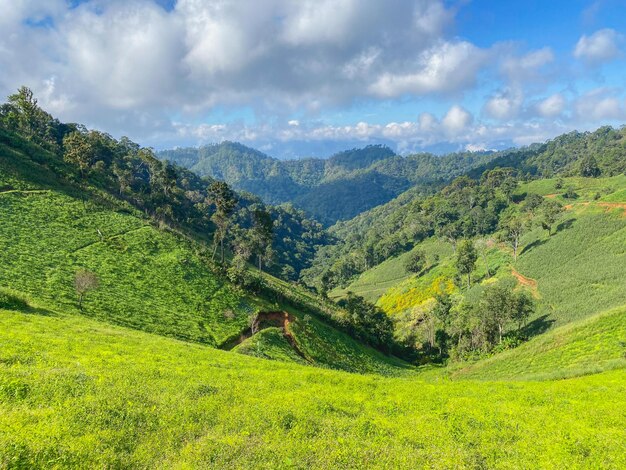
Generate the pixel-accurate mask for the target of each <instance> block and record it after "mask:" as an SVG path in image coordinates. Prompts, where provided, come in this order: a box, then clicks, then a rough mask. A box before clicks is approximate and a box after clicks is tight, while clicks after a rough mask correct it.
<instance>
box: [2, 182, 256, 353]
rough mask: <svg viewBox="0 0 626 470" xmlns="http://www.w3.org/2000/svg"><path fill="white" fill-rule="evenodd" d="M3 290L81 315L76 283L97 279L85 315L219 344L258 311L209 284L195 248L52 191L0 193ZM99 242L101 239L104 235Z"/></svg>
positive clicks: (215, 281) (222, 286) (214, 281)
mask: <svg viewBox="0 0 626 470" xmlns="http://www.w3.org/2000/svg"><path fill="white" fill-rule="evenodd" d="M0 220H2V223H1V224H0V259H1V260H2V261H1V263H2V269H1V270H0V286H4V287H8V288H11V289H14V290H17V291H21V292H25V293H27V294H28V295H29V296H31V297H34V298H37V299H41V300H44V301H46V302H50V303H52V304H53V305H54V306H55V307H57V308H62V309H63V310H65V311H70V312H74V313H78V305H77V300H76V294H75V292H74V287H73V276H74V273H75V272H76V270H77V269H78V268H79V267H82V268H86V269H89V270H91V271H93V272H94V273H95V274H96V275H97V276H98V278H99V280H100V286H99V288H98V289H96V290H94V291H93V292H90V293H88V294H87V296H86V299H85V302H84V311H83V313H84V314H85V315H89V316H93V317H96V318H100V319H105V320H107V321H111V322H113V323H118V324H123V325H126V326H131V327H134V328H139V329H143V330H146V331H150V332H155V333H159V334H165V335H171V336H175V337H178V338H182V339H187V340H193V341H202V342H206V343H207V344H211V345H218V344H220V343H222V342H224V341H225V340H226V339H228V337H230V336H232V335H235V334H236V333H237V332H239V331H240V330H241V329H242V328H244V327H245V326H246V325H247V322H248V317H249V315H250V314H251V313H252V312H253V311H254V310H255V309H256V308H259V306H257V305H255V303H254V301H253V299H251V298H247V297H245V296H242V295H241V294H238V293H236V292H235V291H234V290H233V289H232V288H231V287H230V286H229V285H228V284H226V283H224V282H223V281H221V280H220V279H219V278H218V277H217V276H215V275H214V274H213V273H212V272H211V271H210V270H209V269H208V267H207V266H206V264H205V263H203V261H202V260H201V259H200V258H199V256H198V255H197V253H196V251H195V249H194V247H193V246H192V244H191V243H188V242H185V241H184V240H182V239H181V238H180V237H178V236H176V235H174V234H171V233H167V232H163V231H159V230H157V229H155V228H153V227H151V226H149V225H146V222H145V221H143V220H141V219H139V218H137V217H136V216H134V215H131V214H128V213H121V212H115V211H112V210H110V209H105V208H103V207H99V206H94V205H92V204H88V205H87V208H85V207H84V206H83V204H82V203H81V202H80V201H78V200H76V199H73V198H70V197H69V196H66V195H63V194H61V193H59V192H56V191H49V192H37V193H23V192H9V193H0ZM100 234H102V236H101V235H100Z"/></svg>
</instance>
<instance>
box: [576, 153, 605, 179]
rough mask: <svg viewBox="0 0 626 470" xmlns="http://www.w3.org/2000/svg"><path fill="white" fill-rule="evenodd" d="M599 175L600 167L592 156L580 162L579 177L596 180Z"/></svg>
mask: <svg viewBox="0 0 626 470" xmlns="http://www.w3.org/2000/svg"><path fill="white" fill-rule="evenodd" d="M600 173H601V172H600V167H598V162H597V161H596V158H595V157H594V156H593V155H587V156H585V157H584V158H583V159H582V160H581V161H580V176H584V177H586V178H597V177H598V176H600Z"/></svg>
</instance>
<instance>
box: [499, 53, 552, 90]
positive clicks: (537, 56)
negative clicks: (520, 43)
mask: <svg viewBox="0 0 626 470" xmlns="http://www.w3.org/2000/svg"><path fill="white" fill-rule="evenodd" d="M553 61H554V52H552V49H550V48H549V47H544V48H542V49H538V50H536V51H531V52H529V53H527V54H524V55H522V56H519V57H509V58H508V59H505V60H504V61H503V63H502V71H503V72H504V74H505V75H506V76H507V77H508V79H509V80H510V81H511V82H514V83H519V82H524V81H528V80H533V79H536V78H537V77H538V76H539V75H540V74H541V72H542V70H543V69H544V68H545V66H547V65H548V64H550V63H552V62H553Z"/></svg>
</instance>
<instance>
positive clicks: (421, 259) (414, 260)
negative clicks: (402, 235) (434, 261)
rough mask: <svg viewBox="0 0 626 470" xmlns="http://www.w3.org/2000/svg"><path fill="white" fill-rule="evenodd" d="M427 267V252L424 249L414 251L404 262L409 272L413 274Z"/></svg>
mask: <svg viewBox="0 0 626 470" xmlns="http://www.w3.org/2000/svg"><path fill="white" fill-rule="evenodd" d="M425 267H426V254H425V253H424V252H423V251H422V250H415V251H412V252H411V253H410V254H409V256H408V257H407V259H406V261H405V262H404V268H405V269H406V271H407V272H409V273H413V274H419V273H421V272H422V271H423V270H424V268H425Z"/></svg>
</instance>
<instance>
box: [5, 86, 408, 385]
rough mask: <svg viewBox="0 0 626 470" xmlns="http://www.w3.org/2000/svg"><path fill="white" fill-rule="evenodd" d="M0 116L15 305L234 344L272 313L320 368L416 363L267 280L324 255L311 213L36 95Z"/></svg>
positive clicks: (357, 324)
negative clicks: (199, 171)
mask: <svg viewBox="0 0 626 470" xmlns="http://www.w3.org/2000/svg"><path fill="white" fill-rule="evenodd" d="M1 111H2V113H1V114H0V118H1V119H0V220H2V224H0V261H1V264H2V269H1V270H0V304H2V305H3V306H5V307H7V308H8V307H11V306H17V307H18V308H25V309H26V310H28V311H33V312H37V311H39V310H38V309H40V308H44V309H46V310H49V311H51V312H56V311H62V312H63V313H64V314H78V315H83V316H89V317H93V318H96V319H99V320H101V321H105V322H108V323H114V324H117V325H123V326H125V327H131V328H135V329H139V330H144V331H147V332H150V333H155V334H159V335H163V336H171V337H175V338H178V339H182V340H186V341H191V342H198V343H203V344H206V345H209V346H213V347H220V348H225V349H231V348H233V347H234V346H236V345H237V344H238V343H240V342H242V341H244V340H245V339H246V338H248V337H251V336H254V335H255V334H257V333H259V325H262V326H263V328H265V327H266V326H271V325H264V324H263V319H264V318H265V315H266V314H269V313H271V312H289V315H290V316H291V317H290V318H292V322H291V323H292V324H293V325H292V329H293V332H291V330H290V331H289V332H288V331H287V329H286V327H285V328H284V332H283V333H281V334H284V336H285V338H289V341H290V343H287V346H288V347H289V348H291V349H293V350H294V351H299V352H300V353H301V354H303V355H304V357H306V362H307V363H308V364H315V365H319V366H323V367H331V368H339V369H347V370H353V371H378V372H385V373H393V371H394V370H396V369H399V368H400V369H401V368H403V367H405V366H406V365H405V364H404V363H402V361H399V360H397V359H394V358H392V357H389V356H388V355H386V354H383V353H381V352H380V351H377V350H375V349H374V347H376V348H378V349H379V350H383V349H384V350H385V352H386V353H388V352H389V345H390V340H389V337H390V333H389V331H387V332H386V333H385V334H382V335H381V334H379V333H381V332H380V331H378V330H375V329H374V327H373V326H372V325H371V324H368V323H367V322H364V321H362V320H361V319H358V318H355V317H354V316H352V315H351V313H350V312H349V311H348V310H346V309H342V308H340V307H338V306H336V305H334V304H332V303H330V302H327V301H324V300H323V299H318V298H317V297H315V296H314V295H313V294H312V293H310V292H308V291H306V290H304V289H302V288H300V287H298V286H296V285H294V284H291V283H287V282H284V281H280V280H278V279H276V278H274V277H273V276H271V275H269V274H268V273H267V272H265V270H266V268H267V266H268V265H271V266H275V269H277V270H279V271H280V272H282V273H284V274H285V276H286V277H287V278H289V277H296V276H297V271H296V269H298V267H299V266H306V262H307V259H310V258H311V257H312V255H313V250H314V248H311V247H312V246H313V245H312V244H313V243H316V242H317V240H318V238H317V237H318V234H319V237H323V236H324V232H323V231H322V229H321V227H320V226H319V224H317V223H315V222H311V221H308V220H307V219H305V218H304V217H303V216H302V213H301V212H299V211H296V210H295V209H293V208H292V207H285V208H277V207H270V206H266V205H264V204H262V203H260V202H259V201H258V200H256V199H255V198H254V197H252V196H248V195H238V194H236V193H234V192H233V191H231V190H230V188H229V187H228V186H227V185H226V184H225V183H223V182H219V181H214V180H203V179H200V178H199V177H197V176H195V175H194V174H193V173H191V172H189V171H188V170H184V169H181V168H178V167H175V166H172V165H169V164H166V163H162V162H160V161H159V160H157V159H156V158H154V156H153V155H152V154H151V152H150V151H149V150H148V149H143V148H140V147H139V146H138V145H136V144H134V143H132V142H130V141H129V140H127V139H121V140H120V141H117V140H115V139H113V138H112V137H110V136H108V135H106V134H102V133H100V132H97V131H89V130H87V129H85V128H83V127H81V126H77V125H73V124H70V125H66V124H61V123H59V122H58V121H56V120H55V119H53V118H52V117H51V116H50V115H49V114H47V113H46V112H44V111H43V110H41V109H40V108H39V107H38V105H37V102H36V100H35V99H34V98H33V96H32V94H31V93H30V90H28V89H25V88H24V89H21V90H20V91H19V92H18V93H17V94H15V95H12V96H11V97H10V99H9V103H7V104H6V105H4V106H3V107H2V110H1ZM284 244H287V245H291V246H293V249H286V247H285V246H283V245H284ZM283 262H285V263H289V264H280V263H283ZM272 263H273V264H272ZM251 265H254V266H256V269H254V268H253V267H252V266H251ZM34 305H36V306H34ZM321 331H323V332H324V335H325V336H326V337H328V335H329V334H331V335H332V337H333V338H334V339H333V341H332V342H331V343H330V344H329V343H328V341H327V340H325V339H324V338H323V337H322V335H321V334H319V333H320V332H321ZM299 342H301V343H302V344H301V345H300V346H298V344H299ZM365 344H369V345H370V346H366V345H365ZM335 348H336V349H335ZM322 351H323V353H322ZM242 352H246V351H242ZM355 358H358V359H355Z"/></svg>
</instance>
